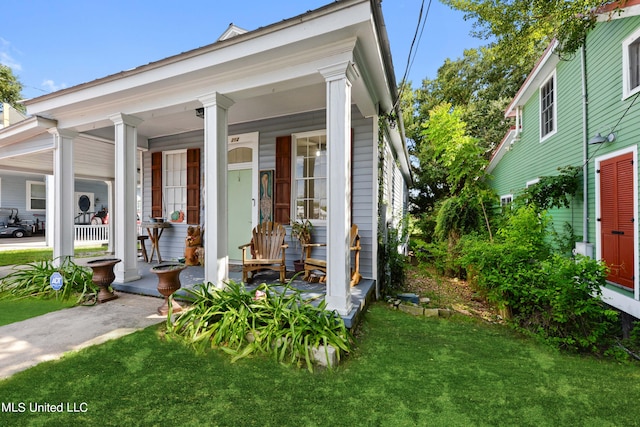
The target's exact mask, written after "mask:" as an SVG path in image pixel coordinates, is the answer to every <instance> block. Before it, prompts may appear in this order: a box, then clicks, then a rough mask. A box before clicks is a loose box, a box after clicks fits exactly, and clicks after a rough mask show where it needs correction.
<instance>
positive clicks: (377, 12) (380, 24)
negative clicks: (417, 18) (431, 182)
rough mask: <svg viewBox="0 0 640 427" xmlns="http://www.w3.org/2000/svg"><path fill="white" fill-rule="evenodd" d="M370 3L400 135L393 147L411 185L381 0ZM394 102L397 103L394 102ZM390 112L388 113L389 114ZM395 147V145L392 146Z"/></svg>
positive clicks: (400, 111)
mask: <svg viewBox="0 0 640 427" xmlns="http://www.w3.org/2000/svg"><path fill="white" fill-rule="evenodd" d="M370 2H371V10H372V13H373V20H374V22H375V23H376V25H374V28H375V29H376V35H377V37H378V40H380V47H381V49H382V61H383V66H384V71H385V73H386V75H387V76H388V78H387V81H388V82H389V87H388V89H389V93H390V94H391V102H392V103H393V104H392V107H391V108H392V110H393V112H395V114H396V117H397V121H396V122H397V126H398V133H399V135H400V140H401V141H400V145H401V147H397V146H396V147H395V149H396V152H397V154H398V157H400V152H402V154H403V156H404V161H403V162H401V163H402V168H401V169H402V171H403V175H404V177H405V180H406V181H407V183H408V185H411V184H413V176H412V173H411V166H410V164H409V150H408V149H407V143H406V136H405V133H404V120H403V117H402V110H401V109H400V102H399V100H398V87H397V81H396V74H395V72H394V68H393V59H392V58H391V45H390V44H389V37H388V34H387V30H386V28H387V27H386V25H385V23H384V16H383V14H382V0H370ZM396 100H397V101H398V102H396ZM391 112H392V111H389V113H391ZM394 145H395V144H394Z"/></svg>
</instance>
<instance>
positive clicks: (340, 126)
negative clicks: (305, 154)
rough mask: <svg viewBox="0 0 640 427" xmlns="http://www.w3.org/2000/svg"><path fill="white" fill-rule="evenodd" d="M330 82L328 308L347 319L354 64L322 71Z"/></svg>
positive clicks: (349, 307)
mask: <svg viewBox="0 0 640 427" xmlns="http://www.w3.org/2000/svg"><path fill="white" fill-rule="evenodd" d="M319 71H320V73H321V74H322V75H323V76H324V78H325V80H326V82H327V169H328V170H330V171H331V173H329V174H328V177H327V198H328V201H327V204H328V206H327V208H328V212H327V236H328V237H327V295H326V301H327V308H328V309H329V310H336V311H337V312H338V313H339V314H341V315H347V314H349V312H350V311H351V309H352V305H353V304H352V303H351V286H350V279H351V278H350V276H351V254H350V251H349V244H350V242H349V232H350V229H351V82H352V81H353V79H354V78H355V77H356V72H355V70H354V68H353V65H352V64H351V62H349V61H347V62H343V63H340V64H336V65H334V66H331V67H326V68H323V69H320V70H319Z"/></svg>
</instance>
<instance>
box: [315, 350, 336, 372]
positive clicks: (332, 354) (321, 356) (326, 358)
mask: <svg viewBox="0 0 640 427" xmlns="http://www.w3.org/2000/svg"><path fill="white" fill-rule="evenodd" d="M325 349H326V351H325ZM311 352H312V354H313V359H314V360H315V361H316V362H317V363H318V365H320V366H324V367H325V368H333V367H334V366H337V365H338V354H337V352H336V349H335V347H333V346H331V345H330V346H327V347H325V346H324V345H321V346H318V347H314V348H312V349H311Z"/></svg>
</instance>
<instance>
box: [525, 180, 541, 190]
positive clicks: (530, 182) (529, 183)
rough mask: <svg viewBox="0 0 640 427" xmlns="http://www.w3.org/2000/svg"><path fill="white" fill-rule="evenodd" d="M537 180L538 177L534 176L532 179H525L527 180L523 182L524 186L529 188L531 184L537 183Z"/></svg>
mask: <svg viewBox="0 0 640 427" xmlns="http://www.w3.org/2000/svg"><path fill="white" fill-rule="evenodd" d="M539 182H540V178H534V179H531V180H529V181H527V182H526V183H525V188H529V187H531V186H532V185H534V184H537V183H539Z"/></svg>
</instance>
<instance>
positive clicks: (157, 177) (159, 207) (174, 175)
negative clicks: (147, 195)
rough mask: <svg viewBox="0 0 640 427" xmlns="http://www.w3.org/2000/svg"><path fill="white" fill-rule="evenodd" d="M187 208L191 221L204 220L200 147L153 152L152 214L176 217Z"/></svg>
mask: <svg viewBox="0 0 640 427" xmlns="http://www.w3.org/2000/svg"><path fill="white" fill-rule="evenodd" d="M163 165H164V166H163ZM167 195H168V198H167V199H166V200H165V196H167ZM165 204H166V206H165ZM165 209H166V211H165ZM185 210H186V218H185V219H186V222H187V223H189V224H199V223H200V149H199V148H191V149H188V150H186V152H185V151H184V150H182V151H171V152H160V151H159V152H155V153H152V154H151V216H152V217H162V216H164V217H167V218H168V219H172V218H171V214H172V213H175V212H180V211H185ZM174 220H175V221H178V222H179V220H180V216H179V215H178V217H177V218H176V219H174ZM183 221H184V219H183Z"/></svg>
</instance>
